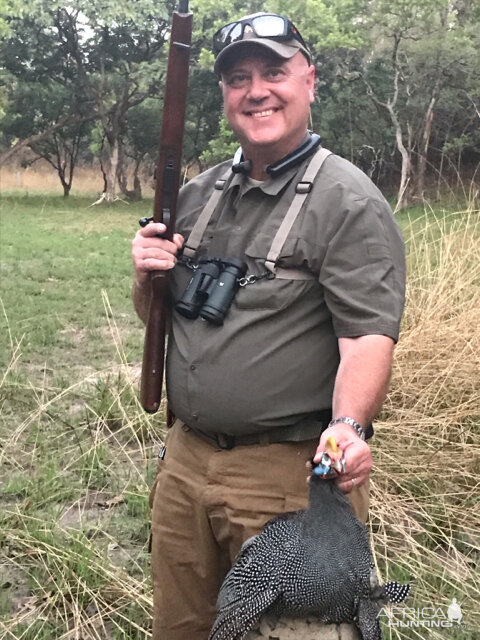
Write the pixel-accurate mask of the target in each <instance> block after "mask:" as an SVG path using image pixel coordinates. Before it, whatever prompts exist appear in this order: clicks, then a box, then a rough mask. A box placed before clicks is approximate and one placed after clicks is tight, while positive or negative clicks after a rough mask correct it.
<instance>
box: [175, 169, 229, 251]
mask: <svg viewBox="0 0 480 640" xmlns="http://www.w3.org/2000/svg"><path fill="white" fill-rule="evenodd" d="M231 172H232V170H231V168H230V167H229V168H228V170H227V171H226V173H225V174H224V175H223V176H222V177H221V178H220V180H217V181H216V183H215V189H214V190H213V193H212V195H211V196H210V199H209V200H208V202H207V204H206V205H205V207H204V208H203V211H202V213H201V214H200V215H199V217H198V219H197V222H196V223H195V225H194V227H193V229H192V232H191V234H190V236H189V238H188V241H187V243H186V244H185V247H184V248H183V255H184V256H186V257H187V258H191V259H193V258H195V254H196V253H197V249H198V247H199V246H200V242H201V241H202V237H203V234H204V233H205V229H206V228H207V226H208V223H209V222H210V218H211V217H212V216H213V214H214V212H215V209H216V207H217V204H218V203H219V201H220V198H221V197H222V191H223V188H224V186H225V183H226V182H227V180H228V177H229V176H230V174H231Z"/></svg>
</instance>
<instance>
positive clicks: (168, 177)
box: [140, 0, 192, 413]
mask: <svg viewBox="0 0 480 640" xmlns="http://www.w3.org/2000/svg"><path fill="white" fill-rule="evenodd" d="M188 2H189V0H180V2H179V8H178V11H175V12H174V13H173V18H172V30H171V36H170V48H169V52H168V66H167V80H166V85H165V97H164V102H163V117H162V131H161V137H160V147H159V154H158V162H157V167H156V171H155V176H156V184H155V201H154V208H153V218H148V219H146V218H142V220H141V221H140V224H141V225H142V226H145V225H146V224H148V222H151V221H152V220H153V221H154V222H163V224H165V225H166V227H167V229H166V231H165V232H164V234H163V235H162V237H163V238H166V239H167V240H171V239H172V238H173V234H174V231H175V219H176V213H177V212H176V207H177V196H178V191H179V188H180V173H181V162H182V143H183V129H184V123H185V107H186V103H187V87H188V65H189V58H190V43H191V40H192V14H191V13H189V12H188ZM167 275H168V272H164V271H152V273H151V275H150V284H151V295H150V305H149V311H148V320H147V326H146V331H145V344H144V350H143V365H142V381H141V392H140V395H141V402H142V405H143V408H144V409H145V411H147V412H148V413H155V412H156V411H157V410H158V407H159V406H160V400H161V397H162V384H163V368H164V359H165V331H166V322H167V310H166V308H165V305H164V296H165V294H166V291H167Z"/></svg>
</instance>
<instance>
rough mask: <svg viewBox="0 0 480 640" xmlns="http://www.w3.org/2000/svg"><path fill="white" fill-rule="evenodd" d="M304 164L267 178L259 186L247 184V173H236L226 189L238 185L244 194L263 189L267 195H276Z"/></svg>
mask: <svg viewBox="0 0 480 640" xmlns="http://www.w3.org/2000/svg"><path fill="white" fill-rule="evenodd" d="M302 165H303V163H301V164H299V165H297V166H295V167H292V168H291V169H289V170H288V171H285V173H282V174H281V175H280V176H277V177H276V178H270V177H269V178H267V179H266V180H265V181H264V182H263V183H262V184H261V185H260V186H259V187H254V186H247V185H246V184H245V175H244V174H242V173H234V174H233V178H232V179H231V180H230V181H229V183H228V184H227V186H226V191H228V190H229V189H232V188H233V187H238V188H239V190H240V189H242V195H243V194H245V193H247V191H250V189H256V188H257V189H261V190H262V191H263V192H264V193H265V194H266V195H269V196H276V195H277V194H279V193H280V191H281V190H282V189H283V188H284V187H285V186H286V185H287V184H288V183H289V182H290V180H291V179H292V178H293V177H294V176H295V174H296V173H297V172H298V170H299V168H300V167H301V166H302Z"/></svg>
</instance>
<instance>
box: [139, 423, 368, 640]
mask: <svg viewBox="0 0 480 640" xmlns="http://www.w3.org/2000/svg"><path fill="white" fill-rule="evenodd" d="M166 445H167V453H166V456H165V459H164V460H161V461H160V462H159V469H158V474H157V478H156V480H155V485H154V487H153V489H152V493H151V506H152V576H153V599H154V621H153V639H154V640H207V638H208V634H209V631H210V628H211V626H212V624H213V621H214V619H215V615H216V610H215V602H216V599H217V595H218V591H219V589H220V586H221V584H222V582H223V579H224V577H225V575H226V573H227V571H228V570H229V568H230V567H231V565H232V563H233V561H234V559H235V557H236V555H237V553H238V551H239V550H240V547H241V546H242V544H243V542H244V541H245V540H247V538H249V537H250V536H252V535H255V534H257V533H259V532H260V531H261V530H262V528H263V526H264V525H265V523H266V522H267V521H268V520H270V519H271V518H273V517H274V516H275V515H277V514H279V513H282V512H285V511H293V510H295V509H303V508H305V507H306V505H307V501H308V484H307V481H306V478H307V475H308V471H307V469H306V468H305V463H306V461H307V460H308V459H311V458H312V456H313V455H314V453H315V450H316V448H317V446H318V440H317V439H315V440H308V441H305V442H300V443H285V442H284V443H278V444H266V445H254V446H240V447H235V448H234V449H230V450H225V449H219V448H216V447H215V446H212V445H210V444H209V443H208V442H205V441H204V440H203V439H200V438H199V437H198V436H196V435H195V434H194V433H192V432H191V431H190V430H189V429H188V427H186V426H185V425H183V423H181V422H180V421H177V422H176V423H175V424H174V426H173V427H172V428H171V429H170V430H169V431H168V434H167V441H166ZM349 497H350V501H351V503H352V506H353V508H354V510H355V512H356V514H357V516H358V517H359V518H360V519H361V520H363V521H365V520H366V518H367V513H368V487H366V486H362V487H356V488H355V489H354V490H353V491H352V492H351V494H350V495H349Z"/></svg>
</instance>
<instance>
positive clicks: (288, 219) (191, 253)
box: [183, 147, 332, 280]
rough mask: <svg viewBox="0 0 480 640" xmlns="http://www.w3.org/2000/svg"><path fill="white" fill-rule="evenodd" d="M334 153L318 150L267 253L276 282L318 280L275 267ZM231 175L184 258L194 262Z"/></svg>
mask: <svg viewBox="0 0 480 640" xmlns="http://www.w3.org/2000/svg"><path fill="white" fill-rule="evenodd" d="M331 153H332V152H331V151H329V150H328V149H324V148H323V147H322V148H320V149H318V151H317V152H316V153H315V155H314V156H313V158H312V159H311V161H310V162H309V164H308V166H307V169H306V171H305V174H304V176H303V178H302V180H301V181H300V182H299V183H298V184H297V186H296V193H295V196H294V198H293V200H292V203H291V205H290V207H289V209H288V211H287V213H286V215H285V217H284V218H283V220H282V223H281V225H280V228H279V229H278V231H277V233H276V235H275V238H274V239H273V242H272V246H271V249H270V251H269V252H268V255H267V259H266V261H265V266H266V268H267V269H268V271H270V272H271V273H273V274H274V275H275V277H277V278H281V279H287V280H311V279H315V276H314V275H313V274H312V273H310V272H308V271H305V270H303V269H282V268H280V267H277V266H276V262H277V260H278V257H279V255H280V252H281V250H282V248H283V245H284V244H285V241H286V239H287V237H288V234H289V233H290V231H291V229H292V227H293V224H294V222H295V220H296V219H297V217H298V214H299V213H300V211H301V209H302V206H303V203H304V202H305V200H306V198H307V196H308V194H309V193H310V191H311V190H312V186H313V181H314V180H315V177H316V175H317V174H318V172H319V171H320V169H321V167H322V165H323V163H324V162H325V160H326V159H327V158H328V156H329V155H330V154H331ZM231 173H232V170H231V168H230V167H229V168H228V169H227V171H226V173H225V174H224V175H223V176H222V177H221V178H220V179H219V180H217V182H216V183H215V189H214V190H213V193H212V195H211V196H210V198H209V200H208V201H207V204H206V205H205V207H204V208H203V211H202V213H201V214H200V215H199V217H198V219H197V221H196V223H195V225H194V226H193V229H192V231H191V233H190V236H189V238H188V241H187V242H186V244H185V247H184V249H183V255H184V256H185V257H186V258H189V259H191V260H192V259H194V258H195V255H196V252H197V249H198V247H199V246H200V242H201V241H202V237H203V234H204V233H205V229H206V228H207V226H208V223H209V222H210V219H211V218H212V216H213V214H214V212H215V209H216V207H217V205H218V203H219V201H220V198H221V196H222V192H223V189H224V187H225V184H226V182H227V180H228V178H229V176H230V175H231Z"/></svg>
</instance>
